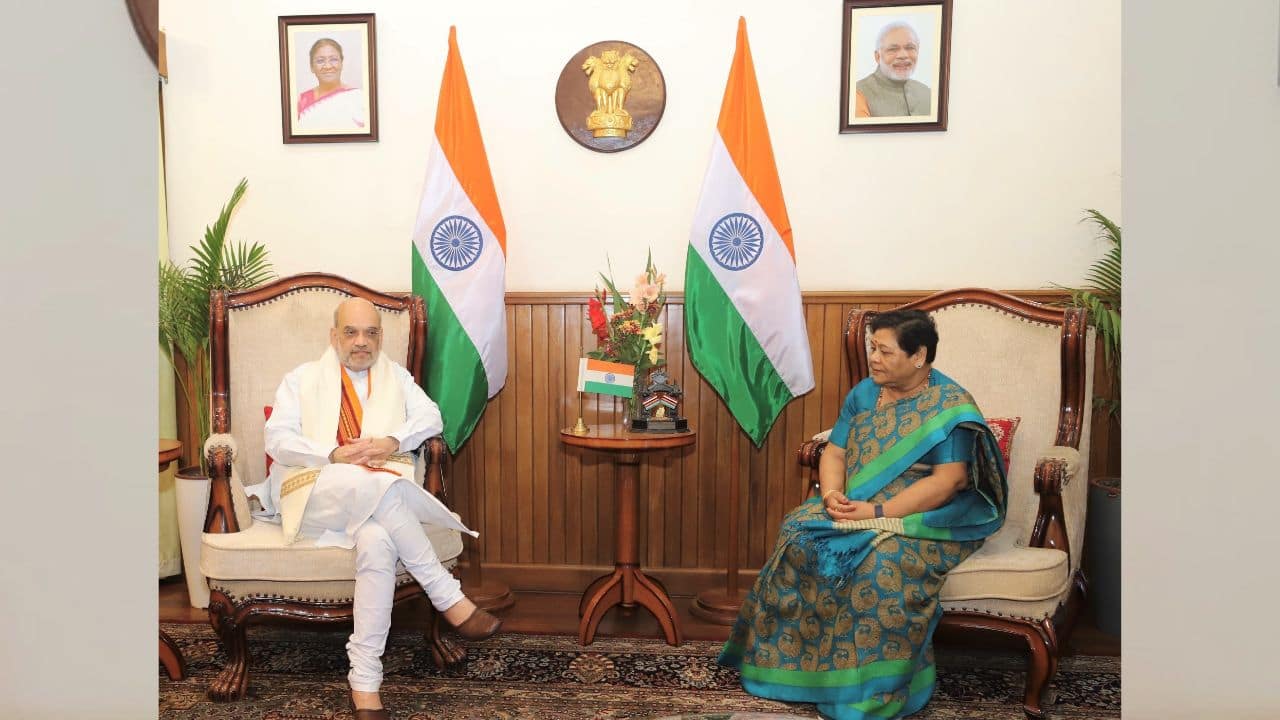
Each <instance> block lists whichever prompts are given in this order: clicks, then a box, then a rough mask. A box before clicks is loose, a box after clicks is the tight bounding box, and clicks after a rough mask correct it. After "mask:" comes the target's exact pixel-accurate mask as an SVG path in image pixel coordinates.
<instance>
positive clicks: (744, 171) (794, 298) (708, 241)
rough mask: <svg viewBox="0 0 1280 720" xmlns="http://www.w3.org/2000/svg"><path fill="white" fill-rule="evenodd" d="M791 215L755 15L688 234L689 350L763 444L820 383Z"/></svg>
mask: <svg viewBox="0 0 1280 720" xmlns="http://www.w3.org/2000/svg"><path fill="white" fill-rule="evenodd" d="M795 255H796V254H795V248H794V246H793V245H792V243H791V221H790V220H788V219H787V207H786V205H785V204H784V203H783V201H782V185H781V184H780V183H779V182H778V170H777V167H776V166H775V164H774V161H773V147H772V146H771V145H770V143H769V129H768V126H767V125H766V124H765V119H764V105H763V104H762V103H761V100H760V89H759V87H758V86H757V85H756V73H755V67H754V66H753V65H752V62H751V48H750V46H748V45H747V22H746V20H745V19H743V18H739V19H738V42H737V49H736V50H735V51H734V54H733V65H732V66H731V67H730V68H729V82H728V84H727V85H726V86H725V89H724V101H723V102H722V103H721V105H720V120H719V122H718V123H717V132H716V135H715V140H714V142H713V144H712V147H711V165H710V167H708V168H707V175H706V177H705V178H704V179H703V181H702V196H701V197H700V198H699V200H698V209H697V212H696V213H695V215H694V220H693V231H692V233H690V235H689V253H688V259H687V261H686V264H685V275H684V291H685V307H684V313H685V328H686V331H685V332H686V335H687V339H688V346H689V356H690V359H692V360H693V364H694V366H695V367H697V368H698V372H699V373H701V374H702V377H703V378H704V379H705V380H706V381H707V382H708V383H710V384H711V386H712V387H714V388H715V389H716V392H718V393H719V394H720V397H721V398H723V399H724V402H725V404H726V405H727V406H728V408H729V411H730V412H731V413H733V416H734V418H735V419H736V420H737V421H738V424H739V425H741V426H742V429H743V431H744V432H746V433H747V435H748V436H749V437H750V438H751V441H752V442H753V443H755V444H756V446H759V445H760V444H761V443H762V442H764V438H765V436H766V435H768V433H769V428H771V427H773V421H774V420H775V419H777V417H778V413H779V412H781V411H782V408H783V407H784V406H785V405H786V404H787V403H788V402H790V401H791V399H792V398H794V397H796V396H798V395H802V394H804V393H806V392H808V391H809V390H812V389H813V359H812V357H811V356H810V353H809V334H808V332H807V330H806V329H805V322H804V311H803V309H802V307H801V303H800V285H799V282H798V281H797V280H796V260H795Z"/></svg>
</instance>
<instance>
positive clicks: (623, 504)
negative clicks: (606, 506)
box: [578, 453, 684, 645]
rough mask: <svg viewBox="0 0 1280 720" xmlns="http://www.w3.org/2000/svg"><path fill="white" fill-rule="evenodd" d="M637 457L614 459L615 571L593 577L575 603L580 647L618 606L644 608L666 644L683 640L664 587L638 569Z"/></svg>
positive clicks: (630, 454)
mask: <svg viewBox="0 0 1280 720" xmlns="http://www.w3.org/2000/svg"><path fill="white" fill-rule="evenodd" d="M639 465H640V457H639V455H637V454H636V453H622V454H620V455H619V456H618V457H617V462H616V468H617V473H618V475H617V485H616V487H617V490H616V492H615V493H614V496H615V502H616V503H617V507H616V517H617V522H616V527H617V541H616V543H615V545H614V547H615V552H616V556H615V558H614V571H613V573H612V574H611V575H605V576H603V577H599V578H596V579H595V580H594V581H592V583H591V584H590V585H588V586H587V589H586V591H585V592H583V594H582V600H581V601H580V602H579V603H578V614H579V615H581V616H582V620H581V622H579V624H578V639H579V642H581V643H582V644H583V645H590V644H591V643H592V641H594V640H595V634H596V627H597V626H599V624H600V619H601V618H602V617H603V616H604V614H605V612H607V611H608V610H610V609H611V608H613V607H614V606H615V605H620V606H622V607H623V608H633V607H635V606H636V605H639V606H641V607H643V608H644V609H646V610H648V611H649V612H650V613H653V616H654V617H655V618H657V620H658V624H659V625H661V626H662V634H663V636H665V637H666V639H667V644H669V645H679V644H680V643H682V642H683V641H684V640H683V637H682V635H681V632H680V621H679V616H678V615H677V614H676V609H675V605H673V604H672V603H671V598H670V597H668V596H667V592H666V588H664V587H663V586H662V583H660V582H658V581H657V580H656V579H655V578H651V577H649V576H648V575H645V574H644V573H643V572H641V570H640V554H639V552H638V550H637V547H636V534H637V526H636V507H637V505H638V501H639V498H638V493H639V475H640V467H639Z"/></svg>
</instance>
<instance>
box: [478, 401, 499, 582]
mask: <svg viewBox="0 0 1280 720" xmlns="http://www.w3.org/2000/svg"><path fill="white" fill-rule="evenodd" d="M476 432H477V433H478V434H479V436H480V437H481V438H482V439H483V442H484V450H483V452H481V451H477V452H476V454H477V455H479V456H481V459H479V460H478V471H479V472H480V473H482V474H481V476H480V478H479V481H478V482H477V483H476V485H477V487H480V488H483V489H482V490H481V491H480V497H479V498H478V500H480V501H481V502H483V505H482V506H481V507H483V508H484V529H483V530H481V533H482V534H481V536H480V545H481V548H482V549H483V551H484V554H483V556H482V557H483V558H484V561H485V562H486V563H495V562H499V561H500V560H502V492H501V483H502V443H501V439H502V392H499V393H498V394H497V395H494V396H493V397H492V398H490V399H489V402H488V403H487V404H486V405H485V410H484V417H482V418H480V423H479V424H478V425H477V426H476Z"/></svg>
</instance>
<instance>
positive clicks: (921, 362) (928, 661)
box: [720, 310, 1006, 720]
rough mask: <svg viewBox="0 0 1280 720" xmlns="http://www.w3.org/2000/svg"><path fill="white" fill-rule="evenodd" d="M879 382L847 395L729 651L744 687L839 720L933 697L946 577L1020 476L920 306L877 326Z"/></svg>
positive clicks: (874, 374) (875, 378)
mask: <svg viewBox="0 0 1280 720" xmlns="http://www.w3.org/2000/svg"><path fill="white" fill-rule="evenodd" d="M869 330H870V331H871V339H870V344H869V353H870V354H869V357H868V359H869V366H870V369H871V377H869V378H867V379H865V380H863V381H862V382H860V383H858V385H856V386H855V387H854V388H853V390H851V391H850V392H849V395H848V397H846V398H845V402H844V406H843V407H842V408H841V410H840V418H839V420H838V421H837V422H836V425H835V427H834V428H833V429H832V431H831V435H830V438H829V441H830V445H828V447H827V449H826V451H825V452H824V453H823V454H822V459H821V462H820V463H819V466H818V476H819V484H820V488H821V491H820V492H821V496H820V497H814V498H810V499H809V500H807V501H806V502H805V503H804V504H802V505H801V506H800V507H798V508H796V509H795V510H792V511H791V512H790V513H789V514H788V515H787V516H786V517H785V518H784V519H783V522H782V527H781V529H780V531H779V534H778V542H777V544H776V546H775V547H774V550H773V553H772V555H771V556H770V557H769V559H768V560H767V561H766V562H765V565H764V567H763V568H762V569H761V571H760V575H759V578H758V579H757V580H756V583H755V586H754V587H753V588H752V589H751V592H750V593H748V594H747V597H746V599H745V600H744V602H743V603H742V610H741V612H740V613H739V615H738V619H737V622H736V623H735V624H734V626H733V630H732V631H731V633H730V635H729V640H728V641H727V642H726V643H725V646H724V649H723V650H722V651H721V653H720V663H721V664H722V665H727V666H730V667H736V668H738V669H739V671H740V672H741V675H742V686H743V688H744V689H745V690H746V691H747V692H749V693H751V694H753V695H758V696H761V697H768V698H773V699H776V700H786V701H792V702H811V703H816V704H817V706H818V710H819V711H820V712H821V713H822V714H823V715H824V716H826V717H829V718H835V719H836V720H864V719H871V718H875V719H876V720H886V719H889V718H899V717H903V716H906V715H910V714H912V713H915V712H918V711H919V710H920V709H921V708H923V707H924V706H925V704H926V703H927V702H928V701H929V698H930V697H931V696H932V694H933V687H934V681H935V674H934V663H933V647H932V643H931V640H932V638H933V631H934V629H935V628H936V627H937V624H938V620H939V618H941V617H942V607H941V603H940V601H939V592H940V590H941V588H942V583H943V579H944V576H945V575H946V573H947V571H949V570H950V569H951V568H954V567H955V566H956V565H958V564H960V562H961V561H963V560H964V559H965V558H966V557H968V556H969V555H970V554H971V553H973V551H974V550H976V549H978V547H979V546H981V545H982V540H983V538H985V537H987V536H988V535H990V534H991V533H993V532H995V531H996V530H997V529H999V527H1000V525H1001V523H1003V522H1004V514H1005V491H1006V488H1005V477H1004V467H1003V465H1002V463H1001V460H1000V455H999V451H998V449H997V446H996V442H995V438H994V437H993V436H992V434H991V431H990V430H989V429H988V428H987V426H986V423H985V421H984V420H983V417H982V413H981V412H980V411H979V410H978V407H977V405H976V404H975V403H974V400H973V398H972V397H971V396H970V395H969V393H968V392H966V391H965V390H964V388H962V387H960V386H959V385H957V384H956V383H955V382H954V381H952V380H951V379H950V378H948V377H947V376H945V375H943V374H942V373H940V372H938V371H937V370H934V369H933V367H932V363H933V360H934V357H935V356H936V353H937V345H938V332H937V329H936V327H935V326H934V324H933V320H932V319H931V318H930V317H929V316H928V315H927V314H925V313H923V312H920V311H917V310H908V311H894V312H887V313H881V314H878V315H876V316H874V317H873V318H872V319H871V320H870V323H869Z"/></svg>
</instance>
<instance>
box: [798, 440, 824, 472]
mask: <svg viewBox="0 0 1280 720" xmlns="http://www.w3.org/2000/svg"><path fill="white" fill-rule="evenodd" d="M825 449H827V441H826V440H806V441H805V442H803V443H801V444H800V448H799V449H798V450H796V462H798V463H800V467H807V468H809V469H810V470H817V469H818V461H819V460H821V459H822V451H823V450H825Z"/></svg>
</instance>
